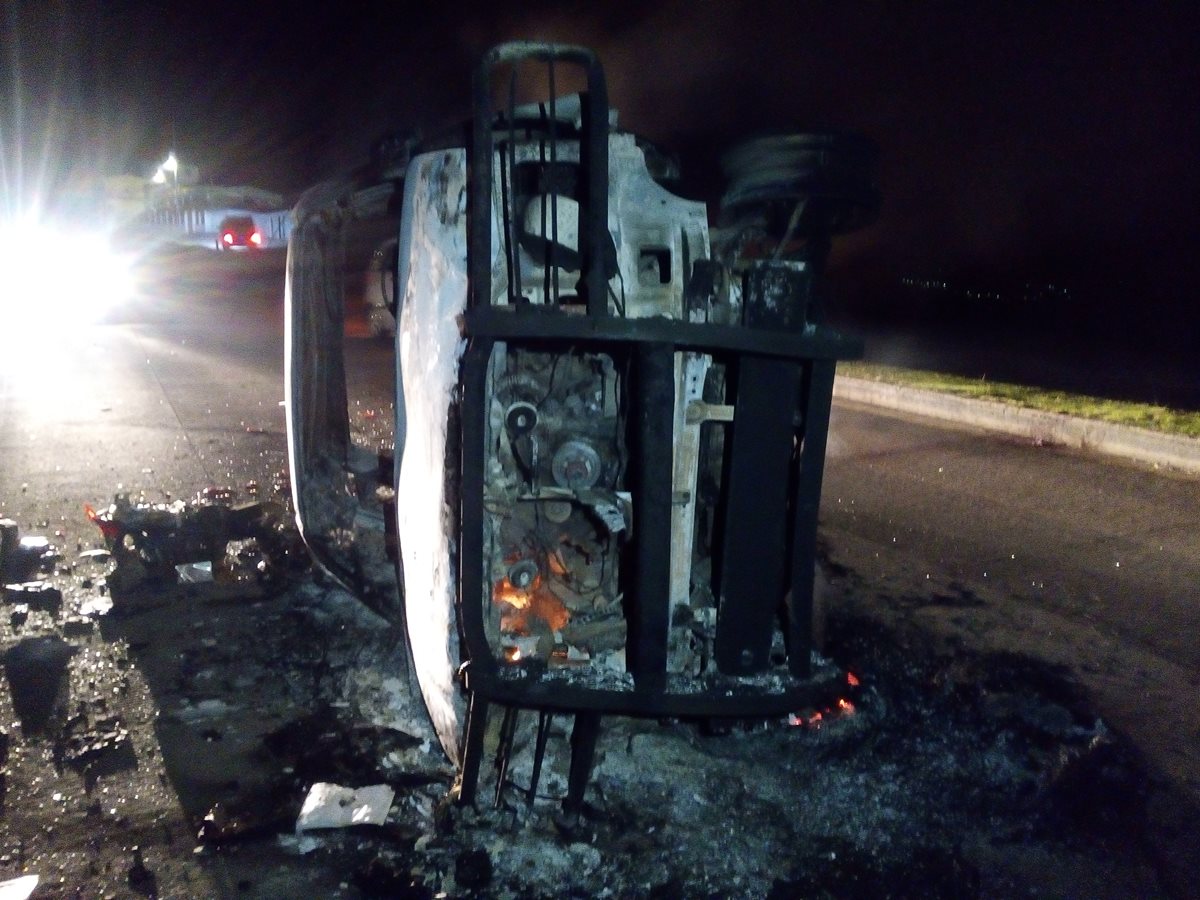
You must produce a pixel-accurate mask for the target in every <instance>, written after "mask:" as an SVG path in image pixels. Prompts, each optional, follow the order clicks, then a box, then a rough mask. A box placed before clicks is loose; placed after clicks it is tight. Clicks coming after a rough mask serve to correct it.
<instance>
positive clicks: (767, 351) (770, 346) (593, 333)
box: [464, 307, 863, 360]
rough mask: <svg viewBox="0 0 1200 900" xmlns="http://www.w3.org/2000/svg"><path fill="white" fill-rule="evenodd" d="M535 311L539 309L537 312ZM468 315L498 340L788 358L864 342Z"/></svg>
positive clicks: (677, 325) (646, 321)
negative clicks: (591, 343)
mask: <svg viewBox="0 0 1200 900" xmlns="http://www.w3.org/2000/svg"><path fill="white" fill-rule="evenodd" d="M534 313H536V314H534ZM464 318H465V324H466V331H467V333H468V334H473V335H480V336H486V337H490V338H494V339H496V340H506V339H517V338H523V339H527V340H534V339H543V340H563V341H595V342H599V343H626V344H628V343H652V344H653V343H662V344H670V345H671V346H673V347H674V348H675V349H677V350H696V351H698V352H701V353H704V352H710V353H711V352H733V353H752V354H754V355H756V356H774V357H783V358H786V359H795V360H807V359H857V358H858V357H860V356H862V351H863V342H862V340H861V339H859V338H852V337H848V336H846V335H843V334H840V333H838V332H836V331H833V330H832V329H829V328H817V329H815V330H813V331H812V332H810V333H800V334H792V333H789V332H784V331H767V330H765V329H756V328H744V327H742V326H738V325H713V324H710V323H707V322H681V321H679V320H678V319H665V318H662V317H658V316H655V317H652V318H643V319H628V318H620V317H617V316H608V317H606V318H603V319H595V318H592V317H591V316H578V315H569V314H566V313H563V312H562V311H561V310H558V309H554V308H547V309H544V310H543V309H538V310H530V311H528V313H527V314H518V313H515V312H514V311H513V310H511V309H507V308H502V307H493V308H490V309H475V310H470V311H469V312H468V313H467V314H466V316H465V317H464Z"/></svg>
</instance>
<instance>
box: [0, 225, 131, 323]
mask: <svg viewBox="0 0 1200 900" xmlns="http://www.w3.org/2000/svg"><path fill="white" fill-rule="evenodd" d="M133 292H134V284H133V276H132V260H131V259H130V258H129V257H128V256H126V255H123V254H120V253H116V252H114V251H113V249H112V248H111V247H110V245H109V241H108V238H107V236H106V235H104V234H102V233H100V232H93V231H86V230H77V229H70V228H59V227H55V226H53V225H50V224H49V223H46V222H42V221H39V220H38V219H36V218H34V217H32V216H26V217H24V218H20V219H16V220H13V221H10V222H5V223H2V224H0V308H2V309H0V313H2V315H3V318H4V320H5V323H6V325H8V326H9V327H12V326H13V325H14V324H15V325H17V326H24V327H23V328H22V330H25V329H26V328H29V327H32V326H35V325H53V326H54V327H55V328H61V327H63V326H64V325H71V324H86V323H89V322H95V321H97V320H99V319H101V318H103V317H104V316H105V315H106V314H108V313H110V312H112V311H113V310H115V309H116V308H118V307H119V306H120V305H121V304H122V303H124V302H125V301H127V300H128V299H129V298H131V297H132V296H133Z"/></svg>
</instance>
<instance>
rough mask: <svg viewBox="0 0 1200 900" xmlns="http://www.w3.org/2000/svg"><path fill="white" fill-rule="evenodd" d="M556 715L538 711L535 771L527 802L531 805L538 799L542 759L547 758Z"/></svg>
mask: <svg viewBox="0 0 1200 900" xmlns="http://www.w3.org/2000/svg"><path fill="white" fill-rule="evenodd" d="M552 721H554V716H553V715H551V714H550V713H548V712H546V711H545V710H539V711H538V725H537V743H535V744H534V747H533V772H532V773H530V775H529V793H528V794H527V795H526V800H525V802H526V803H528V804H529V805H530V806H532V805H533V801H534V800H536V799H537V789H538V782H539V781H541V780H542V760H543V759H545V758H546V740H547V738H549V737H550V723H551V722H552Z"/></svg>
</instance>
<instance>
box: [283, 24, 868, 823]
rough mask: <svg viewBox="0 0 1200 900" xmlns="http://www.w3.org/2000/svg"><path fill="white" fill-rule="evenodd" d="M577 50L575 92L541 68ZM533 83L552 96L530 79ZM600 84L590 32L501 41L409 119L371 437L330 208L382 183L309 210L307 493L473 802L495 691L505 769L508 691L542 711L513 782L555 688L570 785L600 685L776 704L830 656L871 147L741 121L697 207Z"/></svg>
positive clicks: (642, 707)
mask: <svg viewBox="0 0 1200 900" xmlns="http://www.w3.org/2000/svg"><path fill="white" fill-rule="evenodd" d="M564 73H566V74H564ZM568 76H578V77H577V80H582V81H583V82H586V92H585V93H583V94H579V95H569V96H567V95H562V96H560V94H559V93H558V91H557V89H556V80H557V82H559V83H561V82H562V81H563V80H564V79H566V78H567V77H568ZM531 84H533V85H536V86H538V87H541V88H543V89H544V90H546V98H545V100H544V101H543V102H539V103H532V104H528V103H526V104H518V102H517V98H518V96H521V97H524V96H526V95H527V94H528V90H527V89H528V88H529V86H530V85H531ZM497 96H499V97H500V100H499V101H497V99H496V97H497ZM607 97H608V95H607V87H606V84H605V78H604V73H603V71H602V69H601V66H600V63H599V60H598V59H597V57H596V56H595V55H594V54H593V53H592V52H591V51H589V50H586V49H584V48H579V47H568V46H559V45H550V44H534V43H513V44H506V45H503V46H500V47H498V48H496V49H494V50H492V51H491V52H490V53H488V54H487V55H486V57H485V59H484V60H483V62H482V63H481V65H480V67H479V70H478V72H477V76H476V79H475V97H474V117H473V119H472V123H471V125H470V127H469V130H467V131H464V132H463V133H460V134H457V135H451V136H450V137H449V138H446V139H441V140H439V141H437V142H432V143H429V144H428V145H426V146H417V147H415V148H414V149H413V153H412V157H411V162H410V164H409V167H408V170H407V174H406V176H405V181H404V185H403V190H404V196H403V224H402V228H401V229H400V234H399V238H398V251H397V256H398V268H397V274H396V279H395V281H396V287H395V292H396V296H395V299H396V310H395V311H396V317H397V321H398V327H397V339H396V347H397V353H398V360H397V388H396V427H395V441H394V456H393V457H391V458H390V459H386V460H385V459H383V458H382V457H379V456H377V455H376V454H374V453H373V452H372V451H371V449H370V448H362V447H359V446H357V445H356V444H355V443H354V442H353V441H352V440H351V438H350V436H349V429H348V422H349V415H348V412H347V400H346V361H345V359H344V358H343V356H342V349H341V341H340V340H339V337H340V329H341V321H342V316H343V312H344V305H343V304H344V294H345V284H344V282H343V280H342V277H341V276H340V275H339V272H340V270H341V269H342V268H344V267H343V266H342V265H341V261H342V259H341V257H342V255H344V252H345V241H346V238H345V235H346V228H347V225H348V223H351V222H352V221H354V220H355V219H357V218H361V217H362V216H364V215H367V214H368V210H369V209H370V208H372V205H373V204H374V205H378V204H379V202H380V201H379V195H378V193H377V192H376V193H372V192H371V191H369V190H365V189H363V188H362V187H361V186H359V185H354V184H351V183H343V184H329V185H324V186H321V187H319V188H316V189H314V190H313V191H310V192H309V194H308V195H306V197H305V198H304V199H303V200H302V201H301V203H300V205H299V206H298V207H297V211H296V215H297V227H296V229H295V230H294V232H293V239H292V242H291V245H290V247H289V296H288V309H289V319H290V324H289V328H290V330H291V341H290V342H289V361H288V367H287V373H288V435H289V453H290V458H291V467H292V472H293V492H294V498H295V504H296V509H297V512H298V518H299V521H300V524H301V528H302V531H303V534H304V538H305V540H306V542H307V543H308V545H309V547H310V548H311V549H312V551H313V553H314V555H315V556H316V558H317V559H318V560H319V561H320V562H321V564H322V565H323V566H324V567H325V568H326V569H327V570H328V571H330V572H331V573H332V574H334V575H335V576H336V577H337V578H339V580H341V581H342V582H343V583H345V584H346V585H348V586H350V587H351V588H353V589H355V590H356V591H358V592H359V593H360V594H361V595H364V596H365V597H366V598H367V600H368V602H369V603H371V605H373V606H374V607H375V608H376V609H380V610H382V611H384V612H386V613H390V614H391V615H392V617H393V618H394V619H395V620H397V621H401V622H404V623H405V625H406V627H407V631H408V635H409V643H410V648H411V649H410V652H411V655H412V664H413V668H414V670H415V672H416V675H417V679H418V681H419V683H420V687H421V690H422V693H423V695H424V698H425V701H426V706H427V708H428V710H429V713H430V717H431V719H432V721H433V723H434V726H435V728H436V730H437V732H438V734H439V737H440V738H441V741H442V744H443V747H444V748H445V750H446V752H447V755H448V756H450V758H451V759H452V760H455V761H456V762H457V763H458V764H459V766H460V773H461V778H460V782H459V785H458V787H457V790H458V794H459V797H460V798H461V799H462V800H463V801H465V802H471V801H473V800H474V798H475V792H476V786H477V781H478V773H479V767H480V763H481V760H482V757H483V753H484V749H483V748H484V731H485V728H486V723H487V718H488V710H489V708H490V707H491V706H493V705H499V706H501V707H502V708H503V709H504V710H505V715H504V721H503V723H502V725H501V731H500V734H501V747H500V751H499V754H498V766H499V767H500V770H501V773H502V774H501V777H500V778H499V779H498V781H499V783H500V784H501V785H503V784H504V782H505V779H504V777H503V772H504V771H505V770H506V767H507V765H508V757H509V755H510V752H511V743H512V736H513V733H514V730H515V728H516V716H517V713H518V711H519V710H535V711H537V712H538V716H539V727H538V739H537V754H538V760H537V763H536V764H535V766H534V784H532V785H531V786H530V787H529V790H528V796H530V797H533V796H534V795H535V794H536V791H537V784H536V781H537V773H538V772H539V771H540V762H541V758H540V757H541V754H542V753H543V752H544V746H545V739H544V735H545V733H546V732H547V730H548V729H549V728H550V727H551V721H552V717H553V716H555V715H561V714H573V715H574V729H575V730H574V737H573V739H572V749H573V763H572V766H571V775H570V779H569V785H568V788H567V796H566V801H565V802H566V806H567V807H568V808H569V809H570V810H573V811H575V812H577V811H578V810H579V809H580V808H581V804H582V799H583V792H584V788H585V785H586V783H587V780H588V777H589V772H590V770H591V767H592V758H593V754H594V750H595V745H596V740H597V736H598V734H599V729H600V722H601V717H602V716H604V715H612V714H616V715H626V716H645V717H691V718H696V719H704V720H709V719H742V718H753V717H766V716H779V715H786V714H787V713H788V712H794V711H797V710H801V709H805V708H812V709H820V708H822V707H825V706H827V705H828V704H829V703H832V702H833V701H834V700H835V698H836V696H837V693H838V691H839V690H840V689H842V688H844V686H845V685H844V680H843V679H842V678H841V676H840V673H838V672H837V671H836V669H835V668H834V667H833V666H831V665H829V664H828V663H826V662H825V661H823V660H821V659H820V658H819V657H817V656H815V654H814V653H813V641H812V616H813V609H812V604H813V582H814V552H815V539H816V526H817V509H818V505H819V501H820V494H821V482H822V471H823V465H824V455H825V442H826V433H827V430H828V423H829V408H830V400H831V395H832V385H833V377H834V371H835V366H836V363H837V360H839V359H847V358H853V357H855V356H858V355H859V354H860V353H861V349H862V347H861V343H860V342H859V341H858V340H856V339H853V338H850V337H847V336H845V335H842V334H840V333H838V332H837V331H835V330H834V329H832V328H831V327H830V326H829V325H828V324H827V322H826V319H825V306H826V302H827V299H828V294H829V291H828V286H827V284H826V279H825V266H826V260H827V258H828V255H829V251H830V247H831V243H832V240H833V239H834V237H835V236H836V235H838V234H843V233H846V232H849V231H853V230H855V229H857V228H861V227H863V226H864V225H867V224H869V223H870V222H871V221H872V220H873V219H874V217H875V215H876V212H877V210H878V205H879V195H878V191H877V188H876V184H875V175H874V168H875V159H876V150H875V147H874V145H873V144H872V143H871V142H870V141H868V140H866V139H864V138H861V137H858V136H853V135H838V134H790V135H781V136H773V137H763V138H758V139H755V140H753V141H750V142H747V143H746V144H744V145H742V146H741V147H738V148H736V149H735V150H734V151H733V152H731V153H730V154H729V155H728V157H727V158H726V163H725V168H726V174H727V176H728V178H729V187H728V189H727V191H726V194H725V196H724V198H723V201H722V206H721V210H720V215H719V219H718V221H719V227H714V228H710V227H709V218H710V217H709V214H708V210H707V209H706V208H705V206H704V205H703V204H702V203H697V202H693V201H689V200H685V199H683V198H681V197H678V196H676V195H674V194H672V193H671V192H670V191H669V190H668V189H667V187H666V185H667V184H668V183H669V182H668V181H667V180H666V179H664V178H662V177H661V176H663V175H664V173H665V172H666V170H665V169H664V167H663V166H661V165H659V164H658V163H659V162H660V161H661V159H663V158H665V157H663V156H662V155H661V154H659V153H657V152H650V153H647V150H646V149H645V148H647V147H648V145H647V144H646V142H644V141H639V140H638V139H636V138H635V137H634V136H633V135H631V134H629V133H627V132H623V131H621V130H620V129H619V128H617V127H616V115H615V112H614V111H612V110H610V108H609V105H608V99H607ZM648 159H649V160H650V162H647V160H648ZM393 459H394V471H393V472H391V473H389V474H391V477H390V478H389V477H387V474H385V472H386V470H387V468H388V467H389V466H390V464H391V462H392V460H393ZM381 481H383V482H385V483H386V484H387V485H388V486H390V487H391V488H392V492H390V493H389V494H388V495H387V497H386V498H384V500H383V502H381V499H380V493H379V491H378V487H379V485H380V483H381ZM389 501H394V504H393V503H392V502H389ZM393 522H394V534H392V523H393ZM391 546H395V547H396V551H395V553H394V554H393V555H392V556H391V557H388V556H387V554H386V551H387V548H388V547H391ZM393 571H395V572H397V573H399V574H396V575H393V574H392V572H393ZM393 579H394V580H393ZM401 598H402V599H401ZM455 673H457V677H458V679H459V680H460V682H461V686H462V687H465V692H466V697H467V698H468V701H467V708H466V709H464V704H463V699H462V696H461V693H460V687H459V683H458V682H456V678H455ZM464 725H465V728H464ZM464 731H465V733H464Z"/></svg>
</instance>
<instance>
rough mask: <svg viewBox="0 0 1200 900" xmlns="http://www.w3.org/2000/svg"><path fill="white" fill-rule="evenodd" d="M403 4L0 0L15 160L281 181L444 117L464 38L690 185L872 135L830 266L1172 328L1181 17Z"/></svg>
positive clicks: (1178, 242) (1178, 227) (1178, 259)
mask: <svg viewBox="0 0 1200 900" xmlns="http://www.w3.org/2000/svg"><path fill="white" fill-rule="evenodd" d="M407 6H408V4H398V3H374V4H372V3H362V4H352V3H346V4H320V5H314V7H315V10H316V11H309V7H308V5H306V4H288V5H276V4H272V3H258V4H241V3H225V4H222V3H211V2H210V3H204V4H198V3H196V4H183V3H161V2H160V3H150V2H111V3H110V2H102V0H86V2H76V3H63V2H53V0H38V2H27V3H20V2H17V3H14V2H11V0H5V4H4V7H3V8H4V10H5V23H4V30H3V32H2V33H0V34H2V40H3V50H4V57H3V60H2V61H3V67H2V69H0V71H2V72H3V78H4V82H3V89H4V93H5V99H6V101H7V100H8V98H9V97H10V96H11V94H12V91H13V90H14V85H15V84H19V86H20V87H19V90H20V93H21V96H22V97H23V99H24V103H23V108H24V122H23V126H24V127H23V131H24V133H25V135H26V142H25V146H26V157H27V158H26V170H27V171H28V168H29V157H30V155H31V154H32V155H33V156H39V155H42V154H41V153H40V150H41V147H43V146H49V147H50V148H51V152H50V154H49V155H50V157H51V158H50V163H49V169H50V170H51V171H59V172H61V171H65V170H67V169H69V168H70V167H71V166H79V165H83V166H87V167H92V168H97V167H98V168H103V169H107V170H115V171H119V170H122V169H123V170H126V171H137V172H148V171H150V170H152V169H153V167H154V164H155V163H156V162H158V161H160V160H161V158H162V157H163V155H164V154H165V152H166V150H167V149H168V147H169V146H170V145H171V144H172V143H173V144H174V147H175V149H176V150H177V152H178V153H179V155H180V157H181V159H183V160H185V161H187V162H193V163H195V164H197V165H199V166H200V167H201V169H202V171H203V174H204V176H205V179H206V180H208V179H212V180H214V181H216V182H218V183H252V184H258V185H260V186H264V187H271V188H276V189H280V190H284V191H293V190H296V189H299V188H301V187H303V186H304V185H306V184H308V183H311V182H313V181H315V180H318V179H320V178H321V177H324V176H327V175H330V174H333V173H336V172H338V171H340V170H344V169H346V168H348V167H350V166H353V165H354V164H356V163H359V162H362V161H365V158H366V155H367V152H368V149H369V147H370V145H371V142H372V139H373V138H374V137H376V136H377V135H379V134H381V133H383V132H386V131H389V130H394V129H406V128H414V127H419V128H423V129H427V130H428V129H433V128H437V127H438V126H442V125H445V124H448V123H450V122H453V121H455V120H457V119H460V118H463V117H464V116H465V115H466V114H467V112H468V111H469V109H468V102H469V85H470V72H471V69H472V66H473V65H474V63H475V61H477V59H478V58H479V56H480V54H481V53H482V52H483V51H484V50H485V49H486V48H487V47H488V46H490V45H492V44H494V43H496V42H498V41H501V40H505V39H513V38H534V39H548V40H561V41H567V42H574V43H583V44H587V45H589V46H591V47H593V48H594V49H595V50H597V51H598V53H599V54H600V57H601V60H602V62H603V63H604V64H605V67H606V70H607V74H608V78H609V82H610V95H611V98H612V102H613V104H614V105H615V106H617V107H618V108H619V109H620V110H621V121H622V124H623V125H625V126H626V127H629V128H632V129H633V130H636V131H638V132H640V133H643V134H645V135H646V136H648V137H650V138H652V139H655V140H658V141H660V142H662V143H664V144H666V145H668V146H673V147H674V148H676V149H679V150H680V151H682V154H683V161H684V164H685V167H687V166H689V164H690V165H691V166H692V167H693V168H692V172H693V175H695V176H696V177H697V181H696V182H695V183H698V184H707V183H715V181H716V178H715V176H714V175H713V174H712V173H713V171H714V170H715V160H716V158H717V155H718V152H719V151H720V150H721V149H723V148H725V147H728V146H729V145H730V144H731V143H733V141H734V140H735V139H736V138H737V137H738V136H739V135H745V134H747V133H749V132H753V131H757V130H780V129H795V130H803V129H812V128H825V127H831V128H838V129H847V130H855V131H861V132H864V133H866V134H868V135H870V136H871V137H873V138H874V139H875V140H876V141H877V142H878V143H879V144H880V145H881V148H882V163H881V173H880V181H881V184H882V187H883V190H884V197H885V207H884V211H883V214H882V216H881V219H880V222H879V224H878V225H877V226H875V227H874V228H873V229H871V230H870V231H868V232H865V233H863V234H861V235H858V236H855V237H854V238H852V239H850V240H849V241H847V242H846V246H845V247H844V249H843V250H842V252H841V256H840V262H841V264H842V265H848V264H855V265H861V266H862V267H863V268H864V270H871V271H875V272H878V273H881V274H880V277H881V278H882V277H885V276H886V277H895V276H897V275H900V274H908V273H916V274H919V275H920V274H926V275H933V274H946V275H950V276H962V275H971V276H975V277H980V278H985V279H986V278H990V277H998V276H1001V275H1003V276H1005V277H1010V276H1013V275H1014V273H1015V274H1016V275H1017V277H1021V278H1024V277H1030V278H1040V279H1043V280H1053V279H1058V280H1066V281H1067V282H1069V283H1074V284H1075V285H1077V286H1079V287H1081V288H1082V290H1081V295H1086V296H1087V297H1089V298H1094V301H1093V300H1092V299H1089V301H1088V302H1095V303H1097V304H1099V305H1100V306H1101V307H1103V308H1104V309H1105V310H1106V311H1107V314H1108V315H1110V316H1113V315H1122V314H1125V313H1123V312H1122V310H1125V309H1126V308H1127V309H1128V314H1129V315H1131V316H1132V317H1136V318H1145V317H1147V316H1152V317H1154V318H1156V319H1157V320H1158V321H1160V322H1163V323H1169V322H1170V321H1171V320H1172V319H1173V318H1175V317H1178V319H1179V324H1178V326H1175V327H1171V328H1162V329H1158V330H1162V331H1164V332H1166V331H1172V332H1174V333H1176V334H1178V332H1179V327H1183V328H1185V329H1186V328H1190V329H1193V332H1194V331H1195V329H1196V323H1197V322H1198V321H1200V317H1198V316H1197V314H1196V312H1195V308H1196V306H1197V305H1200V304H1197V302H1196V292H1197V289H1198V288H1200V279H1198V278H1197V270H1196V268H1195V266H1194V265H1193V264H1192V257H1193V255H1194V254H1193V251H1192V248H1191V244H1192V242H1193V240H1194V236H1195V235H1196V234H1197V232H1198V230H1200V228H1198V226H1200V215H1198V213H1197V208H1198V205H1200V190H1198V189H1197V188H1198V175H1197V158H1198V154H1197V150H1198V149H1200V140H1198V137H1200V135H1198V134H1197V131H1198V128H1200V125H1198V122H1200V116H1198V115H1197V110H1200V71H1198V69H1200V63H1198V60H1200V29H1198V28H1197V25H1198V24H1200V15H1197V13H1195V12H1193V5H1192V4H1182V3H1181V4H1162V5H1158V4H1147V3H1126V4H1115V3H1075V2H1061V3H1058V2H1056V3H1029V4H987V5H984V4H974V3H954V4H942V3H922V4H900V3H895V4H808V3H797V2H794V0H793V2H770V0H761V2H745V3H737V2H704V0H691V2H683V0H662V2H653V3H633V2H618V3H595V2H590V3H576V2H565V3H555V4H550V3H541V2H525V3H522V4H514V5H513V6H511V7H510V6H506V5H502V4H499V3H494V4H490V5H487V6H485V7H482V8H479V9H477V8H476V6H477V5H476V4H471V3H462V2H460V3H454V4H420V5H414V6H418V7H420V8H418V9H415V10H410V9H406V8H405V7H407ZM14 73H16V76H17V77H14ZM9 119H10V120H11V106H10V110H9ZM47 127H49V128H50V131H49V133H50V134H51V137H50V139H49V140H48V141H45V142H42V141H38V140H32V139H31V136H33V135H34V134H35V133H36V134H37V135H39V136H44V135H45V134H46V133H47V131H46V129H47ZM172 135H173V137H172ZM4 140H5V144H6V147H5V149H6V152H10V151H11V146H12V144H13V141H12V126H11V125H10V126H9V130H8V132H7V133H6V134H5V135H4ZM30 147H33V148H34V150H33V151H31V150H30ZM10 172H11V168H10ZM1197 337H1198V338H1200V335H1197Z"/></svg>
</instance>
